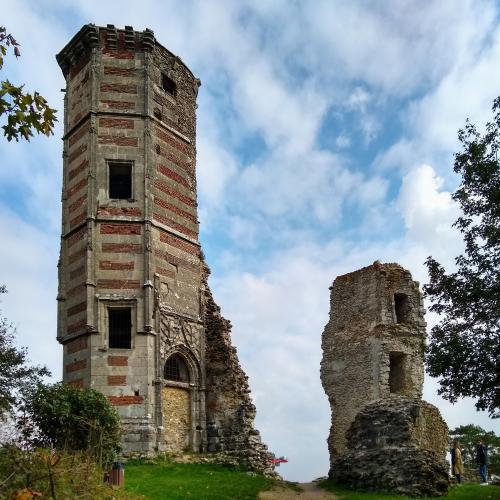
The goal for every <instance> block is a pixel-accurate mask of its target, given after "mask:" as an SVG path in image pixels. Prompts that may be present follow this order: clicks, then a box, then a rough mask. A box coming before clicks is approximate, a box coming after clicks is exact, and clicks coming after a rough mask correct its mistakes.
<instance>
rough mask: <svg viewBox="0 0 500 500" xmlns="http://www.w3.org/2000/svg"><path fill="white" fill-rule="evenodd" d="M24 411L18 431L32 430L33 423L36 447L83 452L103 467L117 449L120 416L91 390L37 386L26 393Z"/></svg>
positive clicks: (112, 457) (113, 456) (108, 462)
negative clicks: (87, 453)
mask: <svg viewBox="0 0 500 500" xmlns="http://www.w3.org/2000/svg"><path fill="white" fill-rule="evenodd" d="M23 410H24V417H23V418H22V419H21V430H24V431H26V430H27V432H28V433H29V432H32V427H31V425H32V424H34V425H35V426H36V431H35V433H34V434H33V439H32V441H33V442H34V444H36V445H38V446H50V447H53V448H55V449H58V450H66V451H68V450H69V451H86V452H89V453H90V455H91V456H92V457H94V459H96V460H97V461H98V462H99V463H100V464H102V465H104V466H109V465H110V464H111V462H112V461H113V459H114V458H115V456H116V453H117V452H118V451H119V450H120V439H121V431H120V417H119V416H118V413H117V412H116V410H115V409H114V408H113V407H112V406H111V405H110V403H109V402H108V400H107V399H106V397H105V396H104V395H103V394H101V393H100V392H98V391H96V390H94V389H91V388H83V389H79V388H76V387H73V386H71V385H67V384H62V383H57V384H53V385H39V386H38V387H36V388H34V389H33V390H31V391H30V392H29V393H28V394H27V395H26V397H25V401H24V407H23ZM26 423H27V426H26Z"/></svg>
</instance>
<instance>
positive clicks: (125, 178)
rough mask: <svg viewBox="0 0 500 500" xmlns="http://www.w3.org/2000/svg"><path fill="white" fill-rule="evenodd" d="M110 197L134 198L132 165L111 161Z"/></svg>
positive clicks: (119, 198)
mask: <svg viewBox="0 0 500 500" xmlns="http://www.w3.org/2000/svg"><path fill="white" fill-rule="evenodd" d="M109 197H110V198H112V199H116V200H128V199H129V198H132V165H131V164H130V163H111V162H110V163H109Z"/></svg>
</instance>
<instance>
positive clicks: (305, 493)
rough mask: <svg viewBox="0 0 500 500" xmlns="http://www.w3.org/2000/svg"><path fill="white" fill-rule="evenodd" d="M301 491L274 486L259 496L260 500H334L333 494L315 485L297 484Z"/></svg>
mask: <svg viewBox="0 0 500 500" xmlns="http://www.w3.org/2000/svg"><path fill="white" fill-rule="evenodd" d="M298 486H299V487H300V488H302V491H300V492H298V491H295V490H291V489H290V488H286V487H284V486H276V487H274V488H273V489H272V490H270V491H263V492H262V493H260V494H259V498H260V499H261V500H288V499H290V500H335V498H337V497H336V496H335V495H334V494H333V493H329V492H328V491H325V490H323V489H321V488H319V487H318V486H317V485H316V483H298Z"/></svg>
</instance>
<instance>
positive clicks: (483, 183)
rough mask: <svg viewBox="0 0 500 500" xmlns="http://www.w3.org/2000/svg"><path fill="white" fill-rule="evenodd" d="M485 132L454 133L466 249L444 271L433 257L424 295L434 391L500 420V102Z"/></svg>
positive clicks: (468, 125)
mask: <svg viewBox="0 0 500 500" xmlns="http://www.w3.org/2000/svg"><path fill="white" fill-rule="evenodd" d="M493 115H494V116H493V121H491V122H489V123H488V124H487V125H486V130H485V133H484V135H482V134H480V133H479V132H478V130H477V129H476V127H475V126H474V125H473V124H471V123H470V122H469V121H468V120H467V122H466V125H465V128H464V129H463V130H460V131H459V132H458V138H459V140H460V142H461V144H462V150H461V151H460V152H459V153H457V154H456V155H455V165H454V171H455V172H456V173H458V174H460V175H461V177H462V179H461V184H460V186H459V188H458V189H457V191H456V192H455V193H454V194H453V195H452V197H453V199H454V200H455V201H457V202H458V203H459V204H460V207H461V210H462V215H461V216H460V217H459V218H458V219H457V221H456V222H455V224H454V226H455V227H457V228H458V229H459V230H460V232H461V233H462V234H463V237H464V242H465V251H464V253H463V254H462V255H459V256H458V257H456V259H455V262H456V266H457V270H456V271H455V272H453V273H447V272H446V271H445V269H444V268H443V266H441V265H440V264H439V263H438V262H437V261H436V260H434V259H433V258H432V257H428V259H427V261H426V265H427V269H428V272H429V279H430V282H429V283H428V284H427V285H425V286H424V293H425V295H426V297H427V298H429V299H430V300H431V302H432V305H431V307H430V310H431V311H433V312H436V313H438V314H440V315H441V316H442V319H441V321H440V323H439V324H438V325H436V326H435V327H434V328H433V329H432V331H431V335H430V339H429V344H428V347H427V355H426V361H427V371H428V372H429V374H430V375H432V376H434V377H441V379H440V382H439V383H440V389H439V393H440V394H442V395H443V397H445V398H446V399H448V400H449V401H451V402H455V401H456V400H457V399H458V398H460V397H466V396H470V397H475V398H477V403H476V408H477V409H478V410H488V411H489V414H490V416H491V417H493V418H495V417H500V161H499V159H498V153H499V149H500V97H499V98H497V99H496V100H495V101H494V103H493Z"/></svg>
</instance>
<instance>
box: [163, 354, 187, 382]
mask: <svg viewBox="0 0 500 500" xmlns="http://www.w3.org/2000/svg"><path fill="white" fill-rule="evenodd" d="M163 376H164V378H165V379H167V380H173V381H175V382H189V371H188V367H187V365H186V362H185V361H184V360H183V359H182V358H181V357H180V356H179V355H178V354H173V355H172V356H170V358H168V359H167V362H166V363H165V371H164V374H163Z"/></svg>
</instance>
